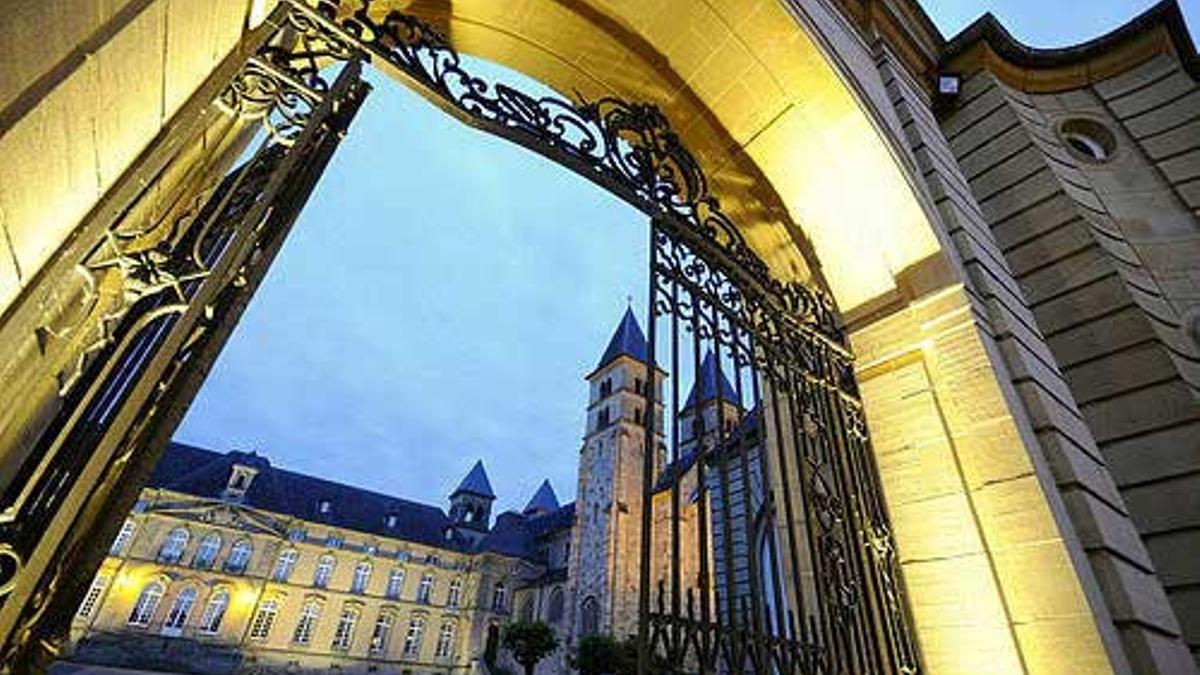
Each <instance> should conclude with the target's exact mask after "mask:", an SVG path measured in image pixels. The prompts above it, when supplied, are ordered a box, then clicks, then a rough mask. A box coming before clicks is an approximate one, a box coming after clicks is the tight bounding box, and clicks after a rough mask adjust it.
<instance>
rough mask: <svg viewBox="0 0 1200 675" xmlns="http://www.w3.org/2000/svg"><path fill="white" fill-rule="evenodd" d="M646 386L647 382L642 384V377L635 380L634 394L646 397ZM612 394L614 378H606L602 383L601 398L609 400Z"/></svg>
mask: <svg viewBox="0 0 1200 675" xmlns="http://www.w3.org/2000/svg"><path fill="white" fill-rule="evenodd" d="M645 386H646V385H645V382H642V378H640V377H635V378H633V392H634V393H635V394H638V395H643V396H644V395H645V394H646V391H645ZM612 392H613V383H612V378H611V377H606V378H604V380H603V381H602V382H601V383H600V398H608V397H609V396H612Z"/></svg>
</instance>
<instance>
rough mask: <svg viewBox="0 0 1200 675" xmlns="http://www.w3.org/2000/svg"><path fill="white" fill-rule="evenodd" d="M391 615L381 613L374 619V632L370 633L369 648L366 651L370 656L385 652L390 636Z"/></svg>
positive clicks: (385, 612) (389, 613) (386, 612)
mask: <svg viewBox="0 0 1200 675" xmlns="http://www.w3.org/2000/svg"><path fill="white" fill-rule="evenodd" d="M392 620H393V619H392V614H391V612H388V611H381V612H380V613H379V617H378V618H376V619H375V630H373V631H372V632H371V646H370V647H369V649H368V651H370V653H372V654H382V653H383V652H384V651H385V650H387V643H388V637H389V636H390V635H391V634H392Z"/></svg>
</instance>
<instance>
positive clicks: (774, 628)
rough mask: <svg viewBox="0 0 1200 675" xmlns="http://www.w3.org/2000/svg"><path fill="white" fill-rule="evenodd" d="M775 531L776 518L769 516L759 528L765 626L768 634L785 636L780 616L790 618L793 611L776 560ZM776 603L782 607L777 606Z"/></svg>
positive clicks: (759, 558) (759, 561) (759, 555)
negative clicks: (789, 615) (780, 623)
mask: <svg viewBox="0 0 1200 675" xmlns="http://www.w3.org/2000/svg"><path fill="white" fill-rule="evenodd" d="M774 531H775V525H774V518H773V517H771V516H767V517H766V518H764V519H763V521H762V525H760V526H759V531H758V537H757V538H758V541H757V542H756V544H757V546H758V567H759V574H760V575H761V579H762V580H761V581H760V582H759V583H760V584H761V587H762V595H763V600H764V602H763V619H764V621H763V625H764V626H766V628H767V632H768V633H769V634H771V635H784V634H785V633H786V632H787V626H784V625H779V621H778V618H779V616H781V615H782V616H788V614H789V612H790V611H791V610H790V609H789V608H788V602H787V593H785V592H783V588H784V584H783V577H782V572H781V570H780V567H779V563H778V561H777V560H776V553H777V552H776V550H775V547H774V540H773V539H772V536H773V535H772V533H773V532H774ZM776 602H778V603H780V604H781V605H782V606H781V607H779V606H777V605H776Z"/></svg>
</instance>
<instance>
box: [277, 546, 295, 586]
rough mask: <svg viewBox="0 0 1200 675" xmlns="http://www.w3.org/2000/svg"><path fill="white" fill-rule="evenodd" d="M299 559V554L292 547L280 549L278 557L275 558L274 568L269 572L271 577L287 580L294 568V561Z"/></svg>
mask: <svg viewBox="0 0 1200 675" xmlns="http://www.w3.org/2000/svg"><path fill="white" fill-rule="evenodd" d="M299 559H300V554H299V553H298V552H297V551H296V549H294V548H289V549H287V550H286V551H280V553H279V557H278V558H276V559H275V569H274V570H273V571H272V572H271V577H272V578H273V579H275V581H287V580H288V579H290V578H291V576H292V570H294V569H296V561H297V560H299Z"/></svg>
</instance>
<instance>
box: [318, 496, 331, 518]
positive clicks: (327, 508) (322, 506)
mask: <svg viewBox="0 0 1200 675" xmlns="http://www.w3.org/2000/svg"><path fill="white" fill-rule="evenodd" d="M332 512H333V502H331V501H329V500H328V499H322V500H320V501H319V502H317V513H320V514H322V515H328V514H330V513H332Z"/></svg>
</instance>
